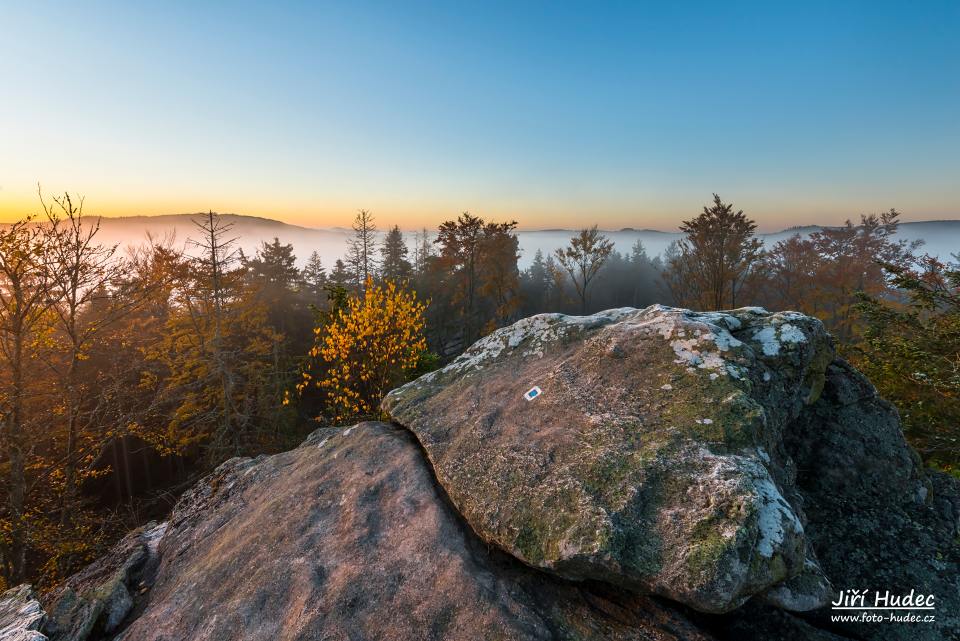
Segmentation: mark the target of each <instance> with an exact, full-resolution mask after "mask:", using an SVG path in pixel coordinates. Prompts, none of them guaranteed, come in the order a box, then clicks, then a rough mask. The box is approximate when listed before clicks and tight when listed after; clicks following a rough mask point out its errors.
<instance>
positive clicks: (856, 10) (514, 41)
mask: <svg viewBox="0 0 960 641" xmlns="http://www.w3.org/2000/svg"><path fill="white" fill-rule="evenodd" d="M958 34H960V2H956V1H947V2H915V3H907V2H893V3H886V2H877V1H871V2H824V3H813V2H802V3H801V2H797V3H785V2H756V3H740V2H733V3H730V2H716V3H699V2H657V3H641V2H624V3H596V2H583V3H562V2H544V3H533V2H507V3H493V2H478V3H467V2H442V3H441V2H437V3H411V2H384V3H367V2H341V3H333V4H320V3H304V4H301V3H292V2H262V3H251V4H239V3H212V2H211V3H207V2H204V3H197V2H182V3H181V2H157V3H146V2H133V3H121V2H116V3H114V2H89V3H73V2H71V3H49V2H18V3H14V2H3V1H0V79H2V94H0V220H6V221H9V220H11V219H14V218H17V217H19V216H20V215H22V214H24V213H29V212H34V211H36V209H37V207H36V193H35V192H36V185H37V183H38V182H39V183H41V184H42V185H43V188H44V190H45V191H51V192H62V191H64V190H69V191H71V192H76V193H81V194H83V195H85V196H86V199H87V207H88V213H99V214H102V215H107V216H119V215H134V214H162V213H181V212H194V211H199V210H207V209H214V210H216V211H221V212H235V213H244V214H251V215H258V216H267V217H272V218H278V219H281V220H285V221H288V222H293V223H297V224H303V225H308V226H329V225H346V224H349V222H350V219H351V218H352V216H353V213H354V211H355V210H356V209H357V208H359V207H364V208H368V209H371V210H373V212H374V214H375V215H376V217H377V220H378V222H380V223H381V225H385V224H392V223H399V224H400V225H401V226H402V227H405V228H415V227H419V226H421V225H435V224H436V223H437V222H439V221H440V220H442V219H445V218H449V217H451V216H453V215H455V214H456V213H458V212H460V211H462V210H470V211H472V212H474V213H477V214H480V215H482V216H485V217H488V218H494V219H502V218H513V219H516V220H518V221H520V223H521V227H523V228H528V229H534V228H544V227H577V226H582V225H584V224H587V223H593V222H596V223H599V224H600V226H601V227H605V228H619V227H626V226H629V227H651V228H660V229H673V228H675V227H676V225H677V223H678V222H679V221H680V220H681V219H682V218H686V217H690V216H691V215H695V214H696V213H697V212H698V211H699V208H700V207H701V206H702V204H704V203H706V202H707V201H708V200H709V199H710V194H711V193H712V192H719V193H720V195H721V196H722V197H723V198H724V199H725V200H729V201H733V203H734V204H735V205H736V206H738V207H740V208H743V209H744V210H745V211H746V212H747V213H748V214H750V215H751V216H753V217H754V218H755V219H756V220H757V221H758V222H759V223H760V225H761V228H762V229H764V230H771V229H778V228H782V227H785V226H790V225H798V224H806V223H825V224H830V223H838V222H841V221H842V220H843V219H845V218H847V217H855V216H857V215H858V214H859V213H861V212H868V211H877V210H884V209H889V208H890V207H896V208H898V209H900V210H901V211H903V212H904V213H905V216H904V219H905V220H922V219H930V218H958V217H960V37H958Z"/></svg>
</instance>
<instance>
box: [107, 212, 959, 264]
mask: <svg viewBox="0 0 960 641" xmlns="http://www.w3.org/2000/svg"><path fill="white" fill-rule="evenodd" d="M202 215H203V214H170V215H163V216H128V217H122V218H100V219H99V220H100V238H101V240H102V241H103V242H104V243H110V244H113V243H118V244H120V245H121V246H124V247H125V246H130V245H138V244H141V243H142V242H144V240H145V239H146V237H147V235H148V234H150V235H152V236H153V237H154V238H165V237H173V238H174V239H175V240H174V242H175V244H176V245H177V246H181V247H182V246H184V244H185V243H186V241H187V239H188V238H189V237H191V236H195V235H196V227H195V226H194V225H193V223H192V221H193V220H196V219H198V218H199V217H201V216H202ZM223 218H225V219H226V220H227V221H229V222H230V223H232V224H233V235H234V236H236V237H237V238H238V244H239V246H240V247H241V248H242V249H243V251H244V252H246V253H247V254H252V253H253V252H254V251H256V248H257V247H258V246H259V245H260V243H261V242H263V241H269V240H272V239H273V238H274V237H276V238H279V239H280V241H281V242H283V243H290V244H292V245H293V246H294V249H295V250H296V254H297V257H298V258H299V259H300V260H301V262H302V261H305V260H306V258H307V257H308V256H309V255H310V252H312V251H317V252H318V253H319V254H320V256H321V257H322V259H323V264H324V265H326V266H331V265H332V264H333V262H334V261H335V260H336V259H337V258H342V257H343V255H344V252H345V250H346V245H347V240H348V239H349V238H350V233H351V232H350V230H349V229H345V228H342V227H332V228H319V229H318V228H311V227H301V226H298V225H291V224H289V223H284V222H281V221H278V220H272V219H270V218H260V217H256V216H244V215H241V214H224V215H223ZM819 229H822V228H821V227H818V226H811V225H808V226H803V227H792V228H789V229H784V230H782V231H778V232H772V233H767V234H759V237H760V238H761V239H762V240H763V242H764V244H766V245H768V246H770V245H772V244H774V243H776V242H777V241H780V240H783V239H785V238H788V237H790V236H792V235H794V234H801V235H803V236H807V235H809V234H810V233H812V232H814V231H817V230H819ZM574 233H575V230H570V229H543V230H535V231H520V232H518V233H517V236H518V237H519V239H520V249H521V258H520V265H521V267H526V266H528V265H529V264H530V262H531V261H532V260H533V256H534V254H535V253H536V251H537V250H538V249H539V250H541V251H543V252H544V254H547V253H549V252H552V251H553V250H554V249H556V248H558V247H563V246H564V245H566V244H567V242H568V241H569V239H570V236H572V235H573V234H574ZM604 234H606V235H607V236H608V237H610V239H611V240H613V242H614V244H615V246H616V249H617V251H620V252H624V253H628V252H630V250H631V247H633V244H634V243H635V242H636V241H638V240H639V241H641V242H642V243H643V246H644V247H645V248H646V250H647V254H648V255H650V256H651V257H652V256H657V255H660V254H662V253H663V252H664V250H666V248H667V246H668V245H669V244H670V243H671V242H673V241H674V240H677V239H679V238H681V237H682V234H680V233H679V232H664V231H657V230H654V229H631V228H624V229H620V230H617V231H604ZM897 235H898V237H900V238H905V239H907V240H911V241H913V240H923V241H924V246H923V249H922V251H925V252H928V253H930V254H933V255H936V256H940V257H942V258H948V257H949V256H950V254H951V253H955V252H960V220H930V221H922V222H910V223H901V225H900V229H899V231H898V234H897ZM407 240H408V242H409V243H410V245H411V247H412V245H413V233H409V234H407Z"/></svg>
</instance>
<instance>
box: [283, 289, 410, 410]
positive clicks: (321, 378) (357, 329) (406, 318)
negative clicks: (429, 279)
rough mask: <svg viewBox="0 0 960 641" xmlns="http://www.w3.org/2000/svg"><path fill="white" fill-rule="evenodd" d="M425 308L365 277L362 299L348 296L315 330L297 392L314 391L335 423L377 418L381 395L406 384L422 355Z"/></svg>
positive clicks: (407, 293) (406, 294)
mask: <svg viewBox="0 0 960 641" xmlns="http://www.w3.org/2000/svg"><path fill="white" fill-rule="evenodd" d="M425 310H426V304H424V303H423V302H421V301H419V300H417V294H416V292H414V291H411V290H405V289H400V288H398V287H397V285H396V284H395V283H393V282H390V281H387V282H385V283H384V284H383V285H374V284H373V281H372V279H368V280H367V286H366V289H365V291H364V292H363V294H362V296H351V297H350V298H349V299H348V300H347V302H346V305H345V307H343V308H341V309H339V310H338V311H336V312H335V313H334V314H332V316H331V318H330V319H329V320H328V322H327V323H326V324H324V325H321V326H319V327H317V328H316V329H315V330H314V334H315V342H314V346H313V348H312V349H311V350H310V362H309V364H308V366H307V367H306V368H305V369H304V371H303V373H302V380H301V381H300V383H299V384H298V385H297V391H298V392H300V394H301V395H302V394H303V393H304V391H305V390H307V389H308V388H311V387H313V388H316V389H319V390H320V391H321V393H322V395H323V397H324V402H325V406H326V410H327V412H328V414H329V415H330V418H332V419H333V420H334V421H335V422H337V423H343V422H346V421H349V420H352V419H354V418H357V417H362V416H374V415H376V414H378V413H379V409H378V407H379V403H380V400H381V399H382V398H383V396H384V395H385V394H386V393H387V392H389V391H390V390H391V389H393V388H394V387H396V386H397V385H400V384H401V383H403V382H405V381H406V380H408V379H409V378H410V376H411V374H413V373H414V372H416V370H417V369H418V367H419V366H421V364H422V362H423V360H424V357H425V356H426V355H427V342H426V339H425V338H424V336H423V328H424V322H425V321H424V311H425Z"/></svg>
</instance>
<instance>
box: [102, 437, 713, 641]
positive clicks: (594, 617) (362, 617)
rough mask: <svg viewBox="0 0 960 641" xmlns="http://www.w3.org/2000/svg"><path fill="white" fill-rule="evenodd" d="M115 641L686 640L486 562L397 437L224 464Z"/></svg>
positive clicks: (514, 568)
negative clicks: (131, 617) (293, 640)
mask: <svg viewBox="0 0 960 641" xmlns="http://www.w3.org/2000/svg"><path fill="white" fill-rule="evenodd" d="M158 553H159V558H160V561H159V565H158V567H157V570H156V573H155V575H154V576H153V577H152V578H151V583H152V587H151V589H150V591H149V592H148V593H147V597H146V598H147V601H146V602H145V603H144V604H143V605H142V607H140V606H138V607H139V614H138V615H137V616H136V618H135V619H134V620H133V621H132V623H130V624H129V626H128V627H127V628H126V629H125V630H124V632H123V633H122V635H121V638H122V639H125V640H126V641H160V640H164V641H172V640H181V639H183V640H185V639H189V640H190V641H204V640H211V641H213V640H217V641H221V640H223V639H245V640H258V639H262V640H265V641H266V640H270V641H275V640H283V639H304V640H306V639H315V640H321V639H328V640H334V639H344V640H346V639H350V640H353V639H378V640H383V641H390V640H411V639H437V640H441V639H442V640H445V641H457V640H474V639H505V640H506V639H511V640H512V639H584V640H589V639H595V640H598V641H599V640H600V639H636V640H640V639H644V640H667V639H690V640H694V639H697V640H700V639H706V638H707V637H706V636H705V635H704V634H702V633H700V632H698V631H697V630H696V629H695V628H694V627H693V626H692V625H690V624H688V623H685V622H684V620H683V619H682V618H681V617H679V616H677V615H676V614H674V613H673V611H672V610H671V609H669V608H667V607H664V606H663V605H660V604H658V603H657V602H655V601H653V600H651V599H649V598H645V597H636V596H629V595H623V594H618V595H614V596H611V595H609V594H605V593H604V592H603V588H602V587H600V588H597V589H591V588H588V587H587V586H584V585H579V586H578V585H571V584H568V583H565V582H562V581H560V580H557V579H555V578H553V577H551V576H549V575H545V574H541V573H538V572H536V571H534V570H531V569H530V568H527V567H525V566H523V565H521V564H520V563H518V562H517V561H516V560H514V559H512V558H509V557H507V556H506V555H503V554H501V553H499V552H497V551H490V550H488V549H487V548H486V547H485V546H484V545H482V543H480V542H479V541H478V540H477V539H476V537H474V536H473V534H472V533H471V532H470V531H469V529H468V528H466V527H465V526H464V525H463V524H462V523H461V521H460V520H459V517H458V516H457V515H456V513H455V512H454V511H453V510H452V509H451V508H450V507H449V506H448V504H447V503H446V502H445V499H444V497H443V496H442V494H441V492H440V490H439V489H438V488H437V486H436V484H435V483H434V480H433V477H432V475H431V472H430V470H429V468H428V466H427V464H426V461H425V460H424V458H423V456H422V453H421V451H420V449H419V447H418V446H417V445H416V442H415V441H414V439H413V438H412V436H411V435H410V434H409V432H407V431H406V430H401V429H399V428H396V427H394V426H389V425H385V424H382V423H364V424H360V425H358V426H355V427H351V428H348V429H324V430H320V431H318V432H316V433H315V434H314V435H313V436H312V437H311V438H310V439H308V440H307V441H306V442H305V443H304V444H303V445H302V446H301V447H300V448H298V449H296V450H293V451H290V452H286V453H283V454H278V455H276V456H270V457H259V458H257V459H253V460H250V459H233V460H231V461H228V462H227V463H225V464H223V465H222V466H220V468H218V469H217V471H216V472H215V473H214V474H213V475H211V476H209V477H208V478H206V479H205V480H204V481H203V482H201V483H200V484H198V485H197V486H196V487H194V488H193V489H192V490H191V491H189V492H188V493H187V494H186V495H185V496H184V497H182V499H181V500H180V502H179V503H178V505H177V507H176V508H175V509H174V512H173V514H172V516H171V518H170V521H169V525H168V527H167V530H166V533H165V534H164V536H163V539H162V540H161V542H160V545H159V549H158Z"/></svg>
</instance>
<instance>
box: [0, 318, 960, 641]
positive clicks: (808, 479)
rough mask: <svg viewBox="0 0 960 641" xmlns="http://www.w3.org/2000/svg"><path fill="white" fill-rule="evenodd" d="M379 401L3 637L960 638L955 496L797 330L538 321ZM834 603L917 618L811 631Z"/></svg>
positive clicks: (118, 556) (674, 321) (212, 497)
mask: <svg viewBox="0 0 960 641" xmlns="http://www.w3.org/2000/svg"><path fill="white" fill-rule="evenodd" d="M384 409H385V410H386V411H387V412H388V413H389V415H390V417H391V419H392V421H393V423H392V424H385V423H362V424H360V425H357V426H353V427H350V428H324V429H320V430H318V431H317V432H315V433H314V434H313V435H312V436H311V437H310V438H309V439H308V440H307V441H306V442H305V443H304V444H303V445H302V446H301V447H299V448H298V449H296V450H293V451H290V452H286V453H283V454H278V455H275V456H270V457H259V458H257V459H234V460H231V461H228V462H227V463H225V464H224V465H222V466H221V467H220V468H218V469H217V470H216V472H214V473H213V474H212V475H211V476H209V477H207V478H206V479H204V480H203V481H202V482H201V483H199V484H198V485H197V486H196V487H194V488H193V489H192V490H191V491H189V492H188V493H187V494H185V495H184V496H183V497H182V498H181V500H180V502H179V503H178V504H177V506H176V507H175V509H174V511H173V513H172V515H171V517H170V520H169V521H168V522H167V523H165V524H161V525H158V526H151V527H147V528H144V529H142V530H139V531H137V532H134V533H131V534H130V535H129V536H128V537H127V538H126V539H124V540H123V541H122V542H121V543H120V544H118V546H117V547H116V548H115V549H114V550H113V551H112V552H111V553H110V554H109V555H107V556H106V557H105V558H104V559H101V560H100V561H98V562H97V563H95V564H93V565H91V566H90V567H89V568H87V569H85V570H84V571H83V572H81V573H79V574H78V575H76V576H75V577H72V578H71V579H70V580H69V581H67V583H66V584H65V585H64V586H63V587H61V588H60V589H59V590H58V592H56V593H55V594H53V595H50V596H49V598H47V599H45V600H43V602H44V604H45V605H46V606H47V608H46V614H44V612H43V610H42V609H40V607H39V604H36V601H35V600H33V597H32V594H31V593H30V592H29V589H28V588H26V587H21V588H19V589H18V590H19V591H18V590H14V591H10V592H8V593H6V594H4V595H3V600H0V639H21V638H23V639H31V640H36V639H42V638H44V637H43V636H42V635H41V633H43V634H45V635H47V636H48V637H49V638H51V639H54V640H59V639H71V640H73V641H85V640H96V639H123V640H126V641H133V640H137V641H139V640H148V641H149V640H156V641H159V640H161V639H163V640H166V641H171V640H179V639H184V640H186V639H191V640H201V639H225V638H236V639H396V640H401V639H479V638H483V639H598V640H599V639H664V640H666V639H690V640H693V639H758V640H759V639H769V638H783V639H824V640H826V639H834V640H835V639H843V638H853V639H931V640H932V639H944V638H954V637H957V636H960V621H958V614H957V613H958V612H960V578H958V576H960V574H958V569H960V545H958V541H957V534H958V525H960V490H958V484H957V482H956V480H955V479H952V478H950V477H947V476H945V475H941V474H938V473H934V472H931V471H929V470H924V469H923V468H922V467H921V465H920V463H919V460H918V458H917V456H916V455H915V454H914V453H913V452H912V451H911V450H910V448H909V447H908V446H907V444H906V443H905V441H904V439H903V434H902V431H901V429H900V425H899V419H898V417H897V413H896V411H895V410H894V409H893V407H891V406H890V405H889V404H888V403H886V402H885V401H883V400H882V399H880V398H879V397H878V396H877V393H876V390H875V389H874V388H873V386H872V385H870V383H869V382H868V381H867V380H866V379H864V378H863V377H862V376H861V375H860V374H859V373H858V372H856V371H855V370H854V369H853V368H851V367H850V366H849V365H847V364H846V363H845V362H843V361H842V360H839V359H837V358H836V356H835V354H834V351H833V346H832V342H831V339H830V337H829V335H828V334H827V333H826V332H825V331H824V329H823V327H822V325H821V324H820V323H819V322H818V321H817V320H815V319H813V318H810V317H807V316H804V315H801V314H796V313H789V312H788V313H777V314H771V313H768V312H766V311H764V310H761V309H755V308H748V309H740V310H734V311H730V312H723V313H719V312H718V313H695V312H691V311H688V310H681V309H672V308H666V307H662V306H655V307H651V308H648V309H645V310H635V309H618V310H611V311H608V312H604V313H602V314H597V315H594V316H588V317H571V316H563V315H556V314H548V315H539V316H534V317H531V318H528V319H524V320H522V321H519V322H518V323H516V324H514V325H513V326H511V327H508V328H504V329H502V330H498V331H496V332H494V333H492V334H491V335H489V336H487V337H486V338H484V339H482V340H481V341H479V342H478V343H477V344H475V345H474V346H473V347H471V348H470V349H469V350H468V351H467V352H466V353H464V354H463V355H462V356H461V357H460V358H458V359H457V360H456V361H454V362H453V363H451V364H450V365H448V366H447V367H445V368H443V369H441V370H439V371H437V372H433V373H431V374H428V375H426V376H423V377H421V378H419V379H417V380H416V381H413V382H412V383H410V384H408V385H405V386H403V387H401V388H399V389H397V390H394V391H393V392H391V393H390V395H389V396H388V397H387V398H386V399H385V401H384ZM849 589H859V590H864V589H866V590H871V591H879V592H884V591H890V593H892V594H907V593H909V592H910V591H911V590H913V591H914V592H915V593H922V594H932V595H934V596H935V603H936V607H935V611H934V615H935V621H932V622H917V623H897V622H886V623H863V622H849V623H840V622H838V621H835V620H832V619H831V616H830V612H831V611H830V609H829V608H830V601H831V600H833V599H835V598H837V595H838V594H841V593H843V591H844V590H849ZM32 604H36V605H32ZM21 613H22V614H21ZM15 634H21V635H24V634H29V635H33V636H12V635H15Z"/></svg>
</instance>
